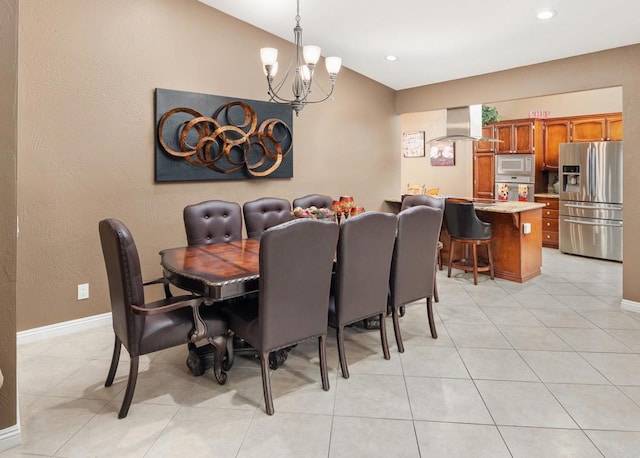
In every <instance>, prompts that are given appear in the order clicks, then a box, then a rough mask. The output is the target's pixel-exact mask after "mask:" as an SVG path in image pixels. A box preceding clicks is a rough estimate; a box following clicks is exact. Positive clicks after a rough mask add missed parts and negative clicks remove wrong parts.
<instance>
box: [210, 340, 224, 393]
mask: <svg viewBox="0 0 640 458" xmlns="http://www.w3.org/2000/svg"><path fill="white" fill-rule="evenodd" d="M207 341H208V342H209V343H210V344H211V345H213V349H214V354H213V375H214V376H215V377H216V380H217V382H218V384H219V385H224V384H225V383H226V381H227V373H226V372H224V371H223V370H222V361H223V360H224V355H225V353H226V352H227V337H226V335H219V336H213V337H209V338H208V339H207Z"/></svg>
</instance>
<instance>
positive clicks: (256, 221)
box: [242, 197, 292, 238]
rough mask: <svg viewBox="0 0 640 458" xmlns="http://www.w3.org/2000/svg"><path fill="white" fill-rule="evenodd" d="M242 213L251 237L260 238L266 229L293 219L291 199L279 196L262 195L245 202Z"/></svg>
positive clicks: (248, 234)
mask: <svg viewBox="0 0 640 458" xmlns="http://www.w3.org/2000/svg"><path fill="white" fill-rule="evenodd" d="M242 213H243V214H244V225H245V229H246V230H247V237H249V238H260V236H261V235H262V233H263V232H264V231H265V230H267V229H269V228H271V227H273V226H277V225H278V224H282V223H286V222H287V221H290V220H291V219H292V216H291V204H290V203H289V201H288V200H286V199H279V198H277V197H262V198H260V199H256V200H252V201H250V202H245V203H244V205H243V206H242Z"/></svg>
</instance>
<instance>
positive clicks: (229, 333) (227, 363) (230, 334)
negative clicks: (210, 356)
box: [222, 330, 235, 371]
mask: <svg viewBox="0 0 640 458" xmlns="http://www.w3.org/2000/svg"><path fill="white" fill-rule="evenodd" d="M233 337H234V334H233V331H231V330H229V331H227V353H226V357H227V359H226V360H223V364H222V370H225V371H228V370H229V369H231V366H233V361H234V360H235V353H234V351H233Z"/></svg>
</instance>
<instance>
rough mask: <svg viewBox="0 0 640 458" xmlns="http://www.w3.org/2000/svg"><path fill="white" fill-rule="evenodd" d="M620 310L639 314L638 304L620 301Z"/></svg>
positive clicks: (624, 300) (639, 304)
mask: <svg viewBox="0 0 640 458" xmlns="http://www.w3.org/2000/svg"><path fill="white" fill-rule="evenodd" d="M620 308H621V309H622V310H627V311H629V312H635V313H640V302H636V301H630V300H628V299H622V301H620Z"/></svg>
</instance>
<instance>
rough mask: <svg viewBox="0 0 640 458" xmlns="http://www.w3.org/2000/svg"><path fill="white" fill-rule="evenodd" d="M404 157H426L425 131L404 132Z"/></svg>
mask: <svg viewBox="0 0 640 458" xmlns="http://www.w3.org/2000/svg"><path fill="white" fill-rule="evenodd" d="M402 154H403V156H404V157H424V155H425V153H424V131H419V132H403V133H402Z"/></svg>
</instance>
